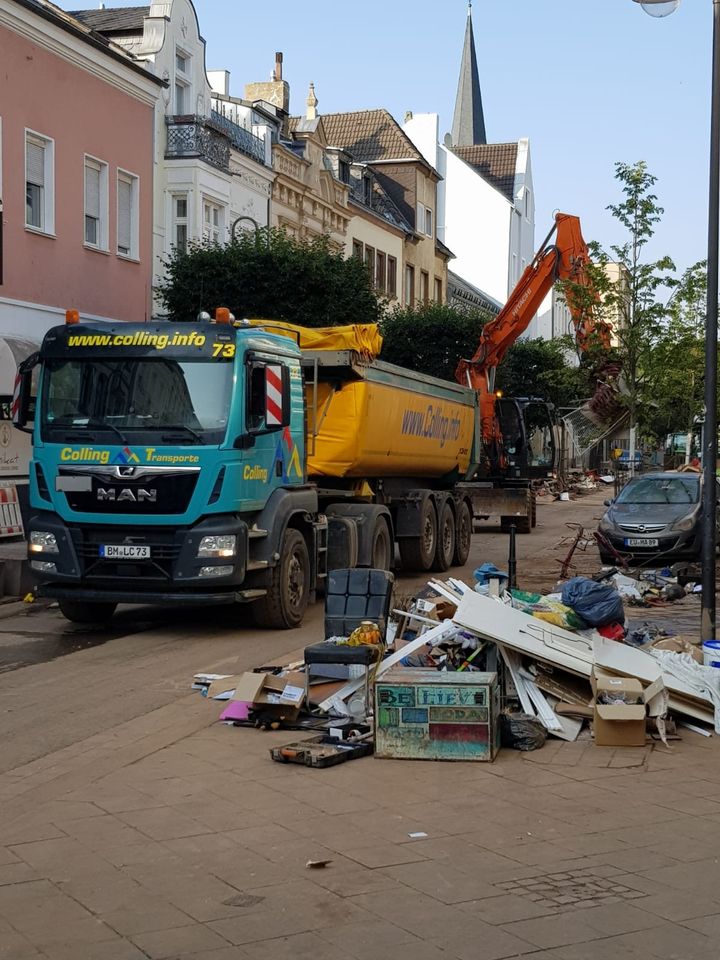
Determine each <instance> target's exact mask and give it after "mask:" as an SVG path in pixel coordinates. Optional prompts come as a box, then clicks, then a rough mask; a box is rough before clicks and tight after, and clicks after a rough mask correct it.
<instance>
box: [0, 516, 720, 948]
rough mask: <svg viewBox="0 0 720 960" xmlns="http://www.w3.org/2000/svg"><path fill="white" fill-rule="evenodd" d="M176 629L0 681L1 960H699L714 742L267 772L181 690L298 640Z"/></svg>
mask: <svg viewBox="0 0 720 960" xmlns="http://www.w3.org/2000/svg"><path fill="white" fill-rule="evenodd" d="M573 506H574V505H573ZM548 516H549V514H548ZM560 516H561V518H562V519H563V520H564V517H566V516H567V514H562V515H560ZM561 526H562V524H561ZM558 536H559V533H558ZM556 539H557V537H556ZM560 554H561V551H560V550H555V551H554V553H552V552H548V554H547V555H548V557H549V558H550V559H552V557H553V556H557V555H560ZM497 559H500V558H499V557H498V558H497ZM548 562H549V561H548ZM318 623H319V613H318V611H317V610H316V611H314V613H313V617H311V619H310V626H309V628H308V630H309V631H310V632H312V630H317V624H318ZM313 625H314V626H313ZM192 630H194V632H195V634H194V636H190V635H189V633H190V628H189V627H186V628H185V629H184V632H183V630H182V629H181V628H179V627H177V628H175V640H174V645H173V642H172V641H171V639H169V637H168V636H165V635H162V636H160V635H158V636H156V633H157V631H156V632H155V633H153V632H152V631H151V632H150V633H149V634H147V635H145V637H144V640H143V637H140V636H137V635H134V636H132V637H130V638H128V639H122V638H120V639H113V640H111V641H109V642H108V643H107V644H106V645H104V646H101V647H97V648H94V649H89V650H83V651H80V652H77V653H73V654H72V655H70V656H67V657H63V658H61V659H58V660H55V661H53V662H49V663H45V664H35V665H32V666H28V667H25V668H22V669H19V670H17V671H15V672H13V673H8V674H5V675H4V676H2V677H0V694H2V697H3V700H2V703H3V708H2V713H0V734H2V736H3V751H2V753H3V754H5V755H6V760H5V763H4V768H5V771H6V772H4V773H3V774H2V775H1V776H0V808H1V811H2V815H1V817H0V958H5V960H25V958H46V960H141V958H151V960H162V958H176V960H189V958H193V960H264V958H268V960H270V958H272V960H283V958H286V957H287V958H292V960H353V958H354V960H385V958H387V960H391V958H392V960H502V958H510V957H523V958H534V960H594V958H598V960H609V958H614V957H622V958H624V960H635V958H640V957H642V958H660V960H710V958H713V960H717V957H718V954H719V952H720V951H719V949H718V946H717V940H718V935H720V832H719V831H718V825H719V824H720V763H719V762H718V761H719V760H720V741H718V739H717V738H712V739H704V738H702V737H700V736H698V735H696V734H693V733H691V732H688V731H685V732H683V739H682V741H680V742H673V743H672V744H671V747H670V748H667V747H665V746H663V745H662V744H652V745H648V746H647V747H646V748H641V749H626V750H613V749H609V748H598V747H595V746H594V745H593V744H592V743H590V742H577V743H575V744H568V743H562V742H560V741H553V740H550V741H548V743H547V744H546V746H545V747H544V748H543V749H542V750H540V751H537V752H536V753H531V754H519V753H513V752H509V751H503V752H501V754H500V755H499V756H498V758H497V760H496V762H495V763H493V764H489V765H488V764H469V763H456V764H453V763H446V764H441V763H423V762H407V761H406V762H399V761H389V760H379V759H375V758H371V757H369V758H366V759H362V760H357V761H353V762H352V763H348V764H344V765H342V766H339V767H335V768H331V769H328V770H317V771H315V770H308V769H305V768H301V767H296V766H292V765H288V766H284V765H279V764H275V763H272V762H271V760H270V758H269V753H268V751H269V748H270V747H271V746H273V745H276V744H279V743H282V742H286V741H287V740H288V739H289V737H288V733H287V732H285V733H283V732H277V733H261V732H259V731H255V730H247V729H236V728H230V727H226V726H224V725H219V724H217V723H216V722H215V720H216V717H217V715H218V713H219V709H218V705H217V704H216V703H209V702H207V701H206V700H204V699H203V698H201V697H200V696H199V695H198V694H195V693H188V691H187V684H188V682H189V678H190V675H191V674H192V672H194V671H195V670H201V669H212V668H213V667H220V668H221V669H222V670H223V671H225V669H226V668H227V667H228V666H230V665H233V666H234V665H235V663H236V662H237V661H238V657H239V656H240V660H241V663H242V667H243V668H245V667H246V666H247V667H249V666H251V665H252V664H253V663H259V662H261V660H260V656H261V651H262V650H263V649H264V650H265V652H266V653H269V654H270V655H271V656H275V655H276V654H280V653H283V652H286V651H288V650H290V649H293V648H296V647H297V646H299V645H302V644H303V643H304V642H306V640H307V638H308V635H309V634H308V633H298V632H293V633H291V634H279V633H273V634H268V635H267V638H266V640H265V641H263V642H262V643H261V642H260V641H257V640H256V639H255V638H250V637H247V638H246V642H245V644H244V645H243V647H242V654H241V655H239V654H238V647H237V631H234V632H233V631H231V630H230V628H228V627H223V628H222V629H221V628H218V627H216V626H211V625H208V627H207V629H206V631H205V633H204V635H203V637H200V638H199V637H198V636H197V633H198V631H199V630H200V627H199V626H198V624H194V625H192ZM158 637H159V638H158ZM143 642H145V643H146V644H147V646H146V647H145V648H144V649H143V647H142V643H143ZM143 691H145V699H144V700H143V699H142V697H141V694H142V693H143ZM8 756H9V757H10V759H9V760H8V759H7V757H8ZM411 834H421V835H424V836H420V837H415V838H412V837H411V836H410V835H411ZM311 859H312V860H318V859H325V860H330V861H331V863H330V864H329V865H328V866H327V867H326V868H324V869H318V870H314V869H307V867H306V863H307V861H308V860H311Z"/></svg>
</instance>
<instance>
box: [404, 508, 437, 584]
mask: <svg viewBox="0 0 720 960" xmlns="http://www.w3.org/2000/svg"><path fill="white" fill-rule="evenodd" d="M420 531H421V532H420V536H419V537H403V538H402V540H400V559H401V560H402V565H403V567H404V569H405V570H421V571H423V572H424V571H426V570H430V568H431V567H432V564H433V561H434V560H435V549H436V545H437V514H436V513H435V506H434V504H433V502H432V500H431V499H430V497H428V498H427V499H426V500H424V501H423V503H422V506H421V507H420Z"/></svg>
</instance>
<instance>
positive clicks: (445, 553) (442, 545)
mask: <svg viewBox="0 0 720 960" xmlns="http://www.w3.org/2000/svg"><path fill="white" fill-rule="evenodd" d="M454 556H455V517H454V516H453V512H452V507H451V506H450V504H449V503H448V501H447V500H446V501H445V503H444V504H443V505H442V507H441V508H440V518H439V520H438V536H437V547H436V548H435V559H434V560H433V565H432V568H433V570H438V571H439V572H440V573H443V572H444V571H445V570H448V569H449V568H450V566H451V565H452V562H453V557H454Z"/></svg>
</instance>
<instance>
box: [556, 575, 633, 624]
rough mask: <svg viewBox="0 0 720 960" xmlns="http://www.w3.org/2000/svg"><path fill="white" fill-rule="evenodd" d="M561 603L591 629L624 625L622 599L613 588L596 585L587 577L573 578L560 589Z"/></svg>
mask: <svg viewBox="0 0 720 960" xmlns="http://www.w3.org/2000/svg"><path fill="white" fill-rule="evenodd" d="M562 602H563V603H564V604H565V605H566V606H567V607H572V609H573V610H574V611H575V613H576V614H577V615H578V616H579V617H582V618H583V620H585V621H586V622H587V623H589V624H590V626H591V627H604V626H606V625H607V624H608V623H624V621H625V609H624V607H623V602H622V597H621V596H620V594H619V593H618V592H617V590H616V589H615V588H614V587H609V586H608V585H607V584H606V583H596V582H595V581H594V580H588V578H587V577H573V578H572V580H568V582H567V583H565V584H564V585H563V588H562Z"/></svg>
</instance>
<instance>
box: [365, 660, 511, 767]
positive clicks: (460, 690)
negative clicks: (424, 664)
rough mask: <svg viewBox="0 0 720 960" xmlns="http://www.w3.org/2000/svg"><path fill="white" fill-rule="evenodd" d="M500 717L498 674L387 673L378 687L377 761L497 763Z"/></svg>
mask: <svg viewBox="0 0 720 960" xmlns="http://www.w3.org/2000/svg"><path fill="white" fill-rule="evenodd" d="M499 714H500V688H499V685H498V679H497V674H496V673H483V672H480V671H470V672H467V673H465V672H450V671H446V672H438V671H437V670H418V669H414V668H413V669H405V668H395V669H393V670H388V672H387V673H385V674H383V675H382V677H381V678H379V679H378V680H377V682H376V683H375V756H376V757H381V758H394V759H399V760H476V761H478V760H479V761H486V762H492V760H494V759H495V755H496V754H497V752H498V750H499V749H500V723H499Z"/></svg>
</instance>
